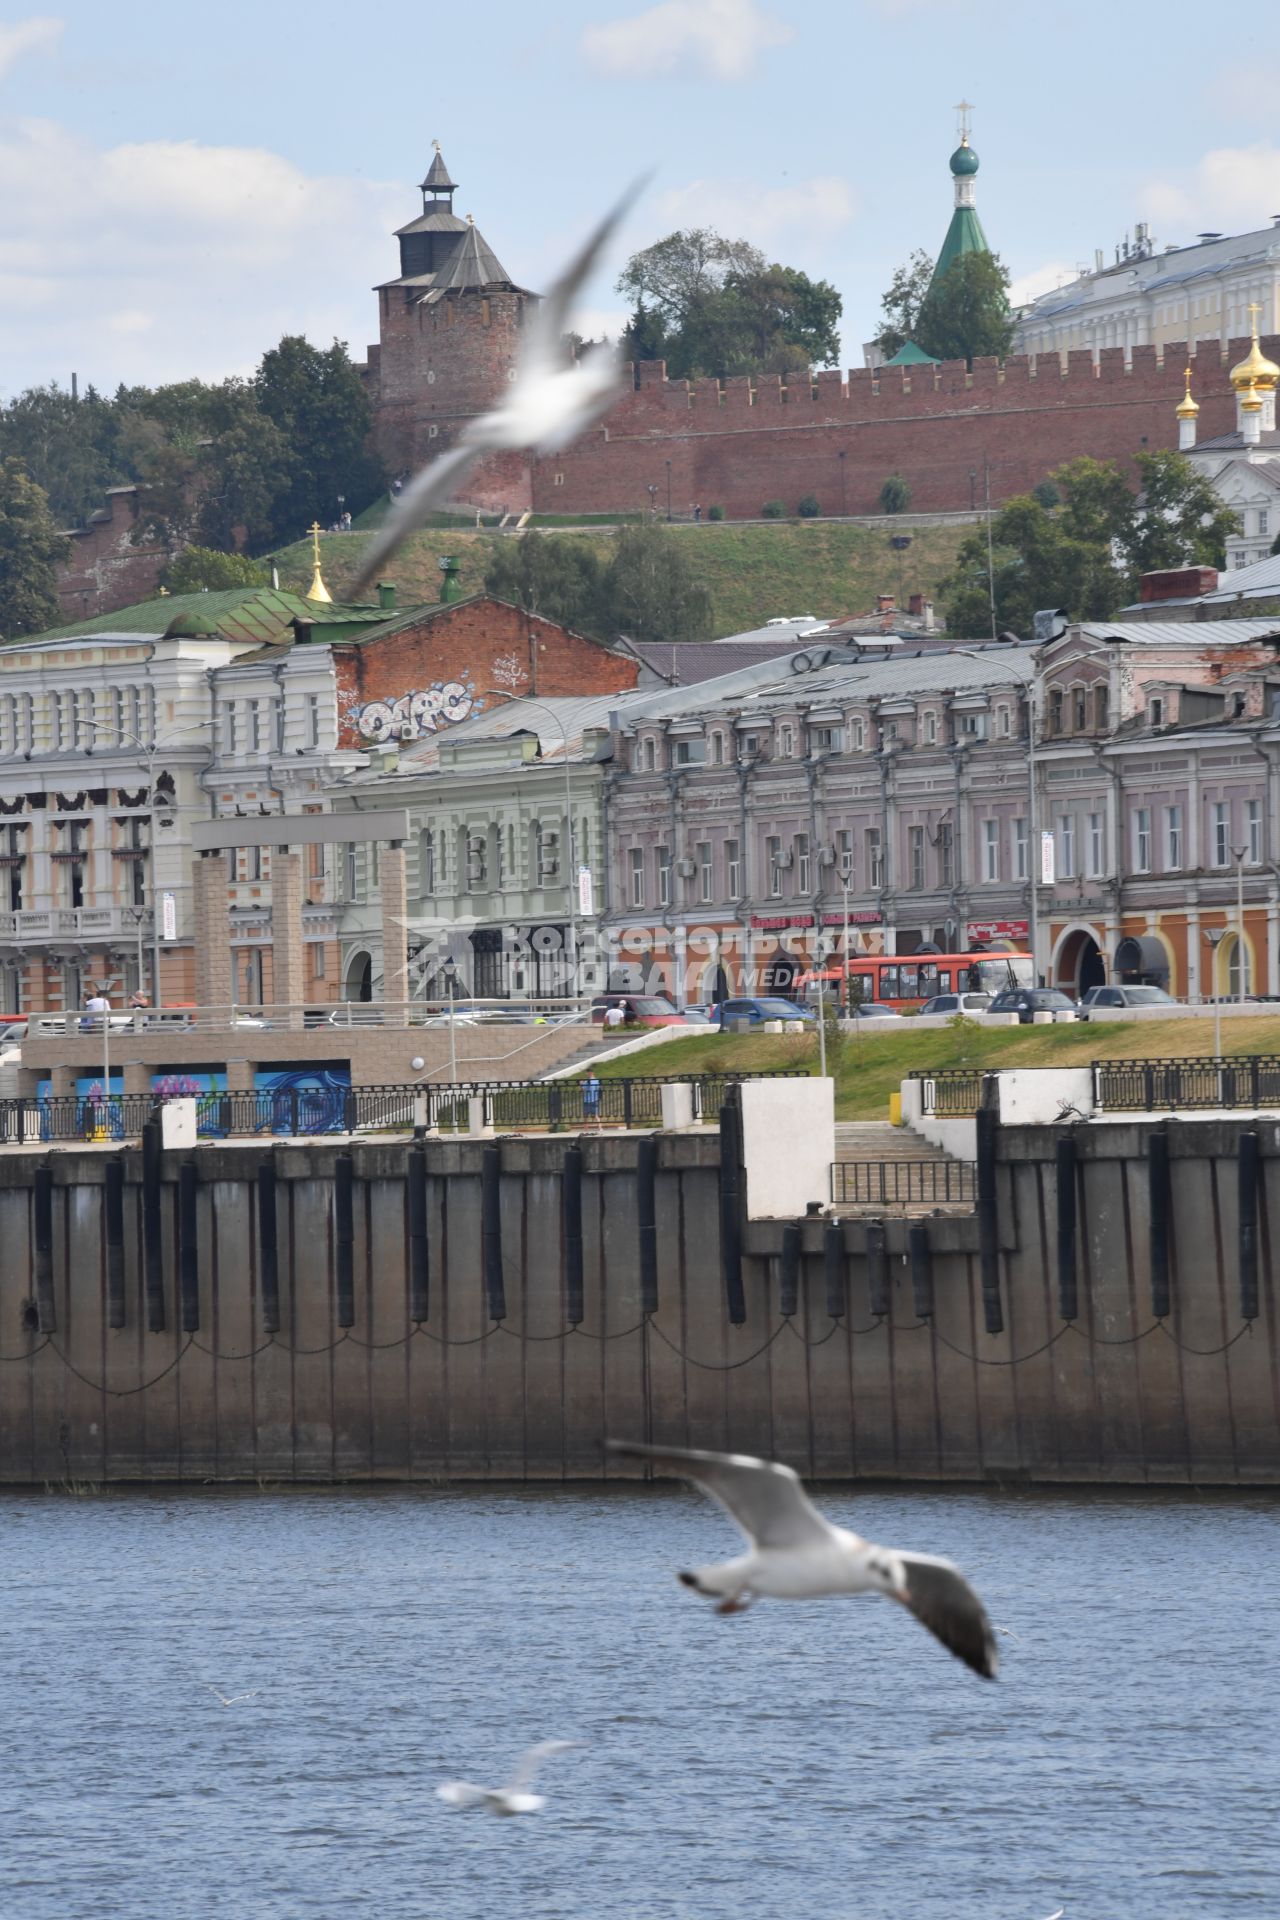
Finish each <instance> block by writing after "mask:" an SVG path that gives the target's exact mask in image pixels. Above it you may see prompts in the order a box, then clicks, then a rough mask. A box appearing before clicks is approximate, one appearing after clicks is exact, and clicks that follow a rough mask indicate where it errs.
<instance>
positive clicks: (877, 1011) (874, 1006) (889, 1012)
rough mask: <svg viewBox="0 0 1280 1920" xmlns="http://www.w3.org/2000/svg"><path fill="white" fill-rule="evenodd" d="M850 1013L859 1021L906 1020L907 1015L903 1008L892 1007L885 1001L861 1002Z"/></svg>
mask: <svg viewBox="0 0 1280 1920" xmlns="http://www.w3.org/2000/svg"><path fill="white" fill-rule="evenodd" d="M849 1011H850V1013H851V1014H852V1015H853V1017H854V1018H855V1019H857V1020H904V1019H905V1018H906V1015H905V1014H904V1013H903V1011H902V1009H901V1007H890V1006H887V1005H886V1004H885V1002H884V1001H883V1000H859V1001H858V1002H857V1004H856V1006H853V1007H850V1009H849Z"/></svg>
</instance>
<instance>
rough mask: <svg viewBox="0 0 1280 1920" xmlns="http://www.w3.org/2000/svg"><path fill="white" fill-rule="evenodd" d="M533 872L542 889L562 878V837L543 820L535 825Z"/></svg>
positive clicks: (535, 822) (537, 821)
mask: <svg viewBox="0 0 1280 1920" xmlns="http://www.w3.org/2000/svg"><path fill="white" fill-rule="evenodd" d="M533 871H534V873H535V875H536V876H537V883H538V885H539V886H540V887H545V886H547V885H549V884H550V883H551V882H552V881H555V880H558V879H559V878H560V835H559V834H558V833H556V832H555V831H554V830H553V829H551V828H549V827H544V826H543V824H542V822H541V820H535V821H534V823H533Z"/></svg>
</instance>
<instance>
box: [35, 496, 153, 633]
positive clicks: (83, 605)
mask: <svg viewBox="0 0 1280 1920" xmlns="http://www.w3.org/2000/svg"><path fill="white" fill-rule="evenodd" d="M137 524H138V493H137V488H136V487H112V488H110V489H109V490H108V493H107V501H106V506H105V507H103V508H101V509H100V510H99V511H98V512H97V513H95V514H94V515H93V516H92V517H91V519H90V520H89V521H88V522H87V524H86V525H85V526H83V527H75V528H73V529H72V530H71V533H70V539H71V552H70V555H69V556H68V559H67V561H66V564H65V565H64V566H62V567H60V568H59V569H58V605H59V606H60V607H61V609H62V617H63V619H64V620H66V621H72V620H88V619H91V618H92V617H93V616H94V615H95V614H100V613H114V612H115V611H116V609H117V608H118V607H131V606H133V605H134V603H135V602H136V601H138V600H148V599H150V597H151V595H152V594H153V593H154V592H155V590H156V586H157V584H158V582H159V579H160V575H161V574H162V573H163V572H164V569H165V567H166V565H167V564H168V562H169V559H170V553H169V549H168V548H167V547H163V546H161V545H159V544H158V543H157V542H156V541H155V540H153V539H144V540H141V541H135V540H134V538H133V532H134V528H135V527H136V526H137Z"/></svg>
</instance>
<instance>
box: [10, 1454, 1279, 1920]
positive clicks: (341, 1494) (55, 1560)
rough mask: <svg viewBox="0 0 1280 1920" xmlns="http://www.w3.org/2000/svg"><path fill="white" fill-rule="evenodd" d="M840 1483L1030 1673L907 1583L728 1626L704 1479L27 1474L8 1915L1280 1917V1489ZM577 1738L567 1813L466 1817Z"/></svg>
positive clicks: (723, 1537)
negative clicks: (958, 1657) (496, 1481)
mask: <svg viewBox="0 0 1280 1920" xmlns="http://www.w3.org/2000/svg"><path fill="white" fill-rule="evenodd" d="M825 1503H826V1505H827V1506H828V1508H829V1510H830V1511H831V1512H832V1514H833V1515H835V1516H837V1517H840V1518H843V1519H845V1520H847V1521H849V1522H850V1523H856V1524H857V1525H858V1526H859V1528H860V1529H861V1530H862V1531H863V1532H866V1533H868V1534H870V1535H871V1536H872V1537H874V1538H877V1539H880V1540H883V1541H887V1542H890V1543H893V1544H899V1545H907V1546H918V1547H922V1548H929V1549H933V1550H936V1551H942V1552H948V1553H951V1554H952V1555H953V1556H954V1557H955V1558H956V1559H958V1560H959V1561H960V1563H961V1564H962V1565H963V1566H964V1567H965V1568H966V1569H967V1570H968V1572H969V1573H970V1574H971V1575H972V1577H973V1579H974V1580H975V1582H976V1583H977V1585H978V1586H979V1588H980V1589H981V1591H982V1592H983V1594H984V1595H985V1596H986V1598H987V1601H988V1603H989V1605H990V1608H991V1612H992V1616H993V1618H994V1619H996V1620H997V1621H999V1622H1001V1623H1003V1624H1005V1625H1007V1626H1009V1627H1010V1628H1012V1629H1013V1630H1014V1631H1015V1632H1016V1633H1017V1635H1018V1640H1017V1642H1014V1641H1013V1640H1011V1639H1002V1641H1001V1643H1000V1644H1001V1652H1002V1656H1003V1661H1004V1677H1003V1678H1002V1680H1001V1681H1000V1683H999V1684H998V1685H996V1686H990V1685H987V1684H984V1683H983V1682H982V1681H980V1680H978V1679H977V1678H975V1677H974V1676H973V1675H972V1674H970V1673H969V1672H968V1671H967V1670H966V1669H965V1668H963V1667H962V1666H960V1664H959V1663H958V1662H956V1661H954V1660H952V1659H951V1658H950V1656H949V1655H947V1654H946V1653H945V1652H944V1651H943V1650H942V1649H941V1648H940V1647H938V1646H937V1645H936V1643H935V1642H933V1641H932V1640H931V1639H930V1638H929V1637H928V1636H927V1635H926V1634H925V1633H924V1632H923V1631H922V1629H921V1628H919V1627H918V1626H917V1625H916V1624H915V1622H913V1621H912V1620H910V1619H909V1618H908V1617H907V1616H906V1614H905V1613H902V1612H900V1611H899V1609H897V1608H894V1607H891V1606H889V1605H888V1604H886V1603H884V1602H882V1601H879V1600H859V1601H850V1600H828V1601H824V1602H819V1603H817V1604H811V1605H808V1606H795V1605H793V1606H785V1605H782V1604H777V1603H774V1604H767V1603H766V1604H763V1605H761V1606H760V1607H758V1608H757V1610H756V1611H754V1612H753V1613H750V1614H747V1615H744V1616H739V1617H736V1618H732V1619H724V1620H722V1619H717V1618H716V1617H715V1616H714V1615H713V1614H711V1613H710V1612H709V1611H708V1610H707V1608H706V1607H705V1604H704V1603H700V1602H699V1601H697V1600H696V1599H695V1598H694V1597H693V1596H691V1595H688V1594H686V1593H685V1592H684V1591H683V1590H682V1589H681V1588H679V1587H678V1586H677V1584H676V1582H675V1581H674V1579H673V1578H672V1572H673V1570H674V1569H675V1568H676V1567H677V1566H682V1565H685V1564H687V1563H688V1562H690V1561H691V1560H693V1561H697V1560H705V1559H713V1558H715V1557H717V1556H718V1555H719V1554H720V1553H721V1551H722V1550H729V1549H731V1548H732V1546H733V1543H734V1541H735V1539H736V1536H735V1535H734V1534H733V1533H732V1532H731V1530H730V1528H729V1526H728V1523H727V1522H726V1521H724V1520H723V1519H722V1518H721V1516H720V1515H719V1514H718V1513H717V1512H716V1510H715V1509H714V1508H712V1507H710V1506H709V1505H707V1504H705V1503H703V1502H702V1501H701V1500H700V1499H698V1498H697V1497H696V1496H694V1495H692V1494H684V1493H681V1492H677V1491H674V1490H667V1489H661V1490H655V1491H652V1492H646V1491H640V1490H635V1491H632V1490H627V1489H619V1490H610V1491H609V1492H607V1493H604V1492H599V1491H589V1490H576V1489H575V1490H568V1491H525V1490H519V1489H504V1488H496V1489H481V1490H456V1489H454V1490H431V1489H420V1490H399V1489H397V1490H391V1491H363V1490H361V1491H351V1490H346V1489H343V1490H337V1491H315V1492H305V1491H303V1492H290V1491H274V1490H272V1491H264V1492H256V1491H255V1492H244V1493H231V1492H219V1491H213V1490H210V1491H207V1492H199V1493H187V1492H172V1493H166V1492H151V1493H115V1494H97V1495H93V1494H89V1495H86V1496H83V1497H76V1496H74V1495H69V1494H51V1495H22V1494H10V1495H0V1526H2V1527H3V1551H2V1554H0V1597H2V1600H3V1606H2V1608H0V1656H2V1657H0V1834H2V1835H3V1840H2V1841H0V1850H2V1851H0V1912H2V1913H3V1915H4V1920H81V1917H82V1916H98V1915H103V1916H112V1920H186V1916H189V1915H190V1916H201V1920H203V1917H204V1916H215V1915H216V1916H220V1917H223V1920H241V1916H245V1917H246V1920H256V1917H257V1916H264V1917H265V1916H271V1920H276V1917H277V1916H279V1920H313V1917H315V1920H338V1917H339V1916H346V1915H352V1914H355V1915H370V1916H373V1915H376V1916H378V1920H402V1917H403V1920H409V1917H410V1916H412V1917H413V1920H508V1917H518V1920H535V1917H536V1920H541V1917H542V1916H547V1920H614V1916H624V1915H625V1916H633V1915H634V1916H636V1920H650V1917H652V1920H694V1916H697V1920H710V1916H722V1915H723V1916H734V1917H735V1920H736V1916H740V1915H746V1916H750V1920H827V1916H849V1917H850V1920H854V1917H855V1916H856V1920H1043V1916H1046V1915H1048V1914H1049V1913H1051V1912H1052V1911H1053V1909H1054V1908H1055V1907H1056V1906H1058V1905H1060V1904H1065V1906H1066V1909H1067V1915H1068V1920H1141V1917H1142V1916H1145V1915H1160V1916H1162V1917H1167V1920H1199V1917H1200V1916H1205V1917H1206V1920H1235V1916H1238V1915H1250V1914H1257V1915H1264V1914H1265V1915H1267V1916H1269V1917H1271V1916H1276V1915H1280V1841H1278V1839H1277V1831H1278V1829H1277V1800H1278V1798H1280V1737H1278V1735H1277V1722H1276V1704H1277V1703H1276V1670H1277V1663H1276V1654H1277V1646H1278V1643H1280V1526H1278V1525H1277V1517H1278V1513H1280V1505H1278V1503H1277V1501H1276V1500H1275V1499H1274V1498H1273V1497H1272V1496H1270V1495H1268V1494H1262V1493H1258V1494H1242V1495H1238V1496H1212V1495H1205V1496H1195V1495H1188V1494H1182V1493H1172V1494H1150V1495H1142V1494H1133V1495H1129V1494H1124V1493H1110V1492H1108V1493H1095V1494H1082V1493H1074V1492H1073V1493H1048V1494H1041V1493H1037V1494H1028V1493H1015V1494H1003V1493H985V1492H967V1491H966V1492H946V1491H935V1490H927V1491H925V1490H914V1489H895V1490H884V1489H879V1490H876V1491H874V1492H872V1491H867V1490H860V1491H848V1490H840V1489H829V1490H828V1491H827V1492H826V1495H825ZM206 1683H211V1684H213V1685H215V1686H217V1687H218V1688H220V1689H221V1691H222V1692H224V1693H235V1692H242V1691H245V1690H247V1689H250V1688H259V1689H261V1691H260V1692H259V1693H258V1695H257V1697H256V1698H254V1699H252V1700H248V1701H245V1702H243V1703H240V1704H237V1705H235V1706H233V1707H230V1708H224V1707H222V1706H220V1705H219V1704H218V1702H217V1700H216V1699H215V1698H214V1696H213V1694H212V1693H210V1692H208V1691H207V1690H206ZM555 1735H558V1736H562V1737H566V1738H579V1739H582V1740H585V1741H587V1742H589V1744H588V1745H587V1746H586V1747H585V1748H583V1750H582V1751H580V1752H577V1753H571V1754H566V1755H564V1756H563V1757H562V1758H561V1759H559V1760H557V1761H555V1762H554V1763H553V1764H552V1766H551V1767H550V1768H549V1769H548V1771H547V1774H546V1776H545V1786H546V1788H547V1790H548V1792H549V1793H550V1796H551V1798H550V1804H549V1805H548V1807H547V1809H546V1811H545V1812H544V1813H543V1814H542V1815H541V1816H540V1817H537V1818H532V1819H524V1820H515V1821H499V1820H494V1819H491V1818H489V1817H488V1816H487V1815H483V1814H470V1815H463V1814H458V1813H451V1812H449V1810H448V1809H447V1808H445V1807H443V1806H441V1805H440V1803H439V1802H438V1801H436V1799H435V1797H434V1793H433V1789H434V1787H435V1785H436V1784H437V1783H438V1782H439V1781H440V1780H443V1779H447V1778H450V1777H452V1776H457V1775H462V1776H464V1777H467V1778H471V1779H478V1780H480V1781H483V1782H486V1783H489V1782H493V1781H499V1780H501V1779H503V1778H504V1777H505V1764H506V1762H507V1761H508V1760H509V1758H510V1757H511V1756H512V1755H513V1754H514V1753H516V1752H518V1751H519V1750H520V1749H521V1748H522V1747H523V1746H524V1745H526V1744H527V1743H530V1742H532V1741H534V1740H537V1739H543V1738H547V1737H549V1736H555Z"/></svg>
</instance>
